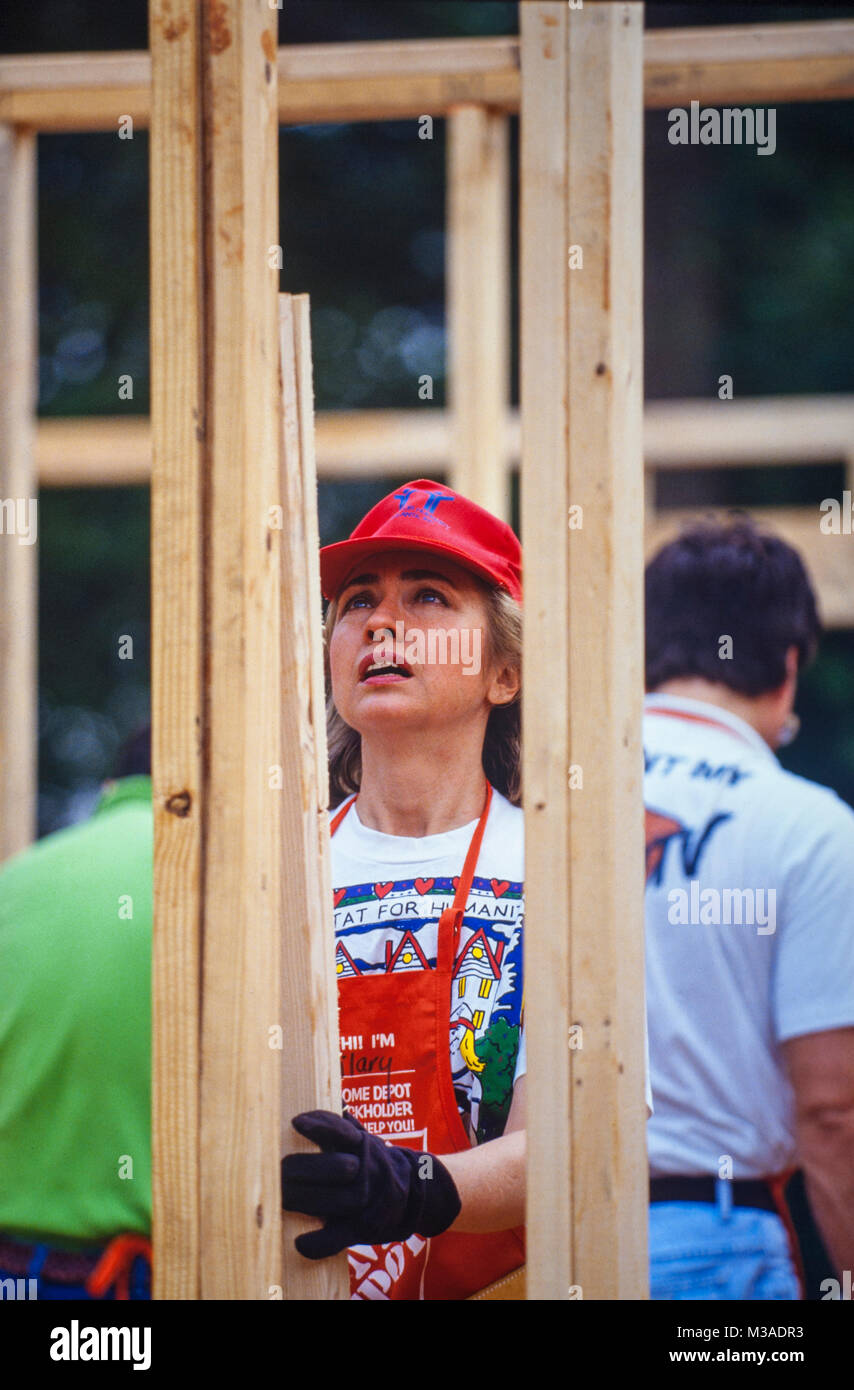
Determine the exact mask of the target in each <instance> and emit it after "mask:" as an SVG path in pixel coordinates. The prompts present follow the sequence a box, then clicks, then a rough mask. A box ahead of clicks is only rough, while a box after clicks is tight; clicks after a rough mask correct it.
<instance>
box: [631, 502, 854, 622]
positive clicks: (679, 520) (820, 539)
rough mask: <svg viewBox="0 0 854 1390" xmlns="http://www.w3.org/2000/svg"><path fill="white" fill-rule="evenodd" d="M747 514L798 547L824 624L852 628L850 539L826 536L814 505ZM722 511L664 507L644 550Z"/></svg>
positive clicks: (853, 566) (651, 526) (853, 595)
mask: <svg viewBox="0 0 854 1390" xmlns="http://www.w3.org/2000/svg"><path fill="white" fill-rule="evenodd" d="M746 510H747V511H748V514H749V515H750V516H751V517H752V519H753V520H754V521H756V522H757V523H758V524H759V525H760V526H766V527H768V529H769V530H772V531H773V532H774V533H775V535H778V536H781V537H782V538H783V540H785V541H788V542H789V544H790V545H793V546H794V547H795V549H796V550H798V551H799V553H800V555H801V556H802V558H803V561H804V564H805V565H806V566H807V569H808V570H809V573H810V578H811V579H812V582H813V585H814V587H815V590H816V593H817V594H818V599H819V610H820V612H821V617H822V621H823V622H824V623H825V625H826V626H827V627H854V580H852V575H854V561H852V549H851V537H850V536H845V535H839V536H832V535H825V534H824V532H823V531H821V530H820V529H819V522H820V521H821V520H822V517H823V513H822V512H821V511H820V510H819V508H818V506H815V507H750V508H747V509H746ZM721 515H722V509H714V510H713V509H712V508H707V509H705V510H704V509H693V510H682V509H681V508H680V509H678V510H677V509H674V510H672V511H671V510H669V509H668V510H665V511H658V512H656V514H655V516H654V517H653V519H652V521H651V523H650V524H649V525H648V526H647V528H646V537H645V549H646V554H647V556H650V555H652V554H653V553H654V552H655V551H656V550H658V548H659V546H661V545H664V543H665V542H666V541H669V540H672V539H673V537H674V536H676V535H678V534H679V531H680V530H681V529H682V527H683V526H684V525H685V524H687V523H688V522H692V521H699V520H701V519H702V518H703V517H704V516H706V517H709V516H716V517H718V518H720V517H721Z"/></svg>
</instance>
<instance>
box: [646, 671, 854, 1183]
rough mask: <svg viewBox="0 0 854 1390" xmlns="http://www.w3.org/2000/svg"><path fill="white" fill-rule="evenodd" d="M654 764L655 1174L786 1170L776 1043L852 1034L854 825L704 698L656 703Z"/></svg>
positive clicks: (650, 968) (650, 917)
mask: <svg viewBox="0 0 854 1390" xmlns="http://www.w3.org/2000/svg"><path fill="white" fill-rule="evenodd" d="M665 709H667V710H674V711H677V712H678V714H677V716H676V717H674V716H672V715H665V714H664V713H663V711H664V710H665ZM679 715H681V716H685V715H688V716H691V718H688V719H686V718H684V717H678V716H679ZM699 720H713V721H714V724H708V723H704V722H698V721H699ZM644 754H645V760H646V772H645V776H644V801H645V804H646V812H647V885H646V953H647V1008H648V1018H649V1038H650V1062H651V1072H652V1089H653V1094H654V1096H655V1115H654V1116H653V1118H652V1119H651V1120H650V1122H649V1126H648V1135H649V1157H650V1171H651V1173H652V1174H653V1176H666V1175H668V1174H711V1175H712V1176H715V1177H718V1176H720V1177H726V1176H730V1177H733V1178H754V1177H762V1176H766V1175H769V1174H771V1173H776V1172H780V1171H781V1170H782V1169H784V1168H786V1167H788V1166H790V1165H791V1163H792V1162H793V1161H794V1158H795V1144H794V1131H793V1095H792V1091H791V1087H790V1085H789V1083H788V1080H787V1078H786V1074H785V1070H784V1066H783V1061H782V1055H781V1051H780V1043H782V1042H785V1041H786V1040H787V1039H789V1038H795V1037H799V1036H802V1035H805V1034H808V1033H816V1032H824V1031H827V1030H830V1029H834V1028H845V1027H850V1026H852V1025H854V812H852V811H851V809H850V808H849V807H848V806H847V805H846V804H845V803H844V802H843V801H841V800H840V798H839V797H838V796H837V795H836V794H835V792H833V791H830V790H829V789H828V788H826V787H821V786H819V785H817V784H816V783H815V782H809V781H807V780H806V779H805V778H803V777H796V776H795V775H794V774H792V773H790V772H785V771H784V770H783V769H782V768H781V767H780V764H779V763H778V762H777V759H776V758H775V756H774V754H773V752H772V751H771V749H770V748H769V747H768V745H767V744H766V743H765V741H764V740H763V739H762V738H761V736H760V735H759V734H758V733H757V732H756V731H755V730H754V729H752V728H751V727H750V725H748V724H746V723H745V722H744V721H743V720H741V719H739V718H737V717H736V716H735V715H732V714H730V713H728V712H727V711H725V710H721V709H719V708H718V707H717V706H715V705H709V704H705V703H702V702H700V701H697V700H688V699H684V698H675V697H673V696H670V695H650V696H648V697H647V699H646V713H645V717H644ZM727 1159H730V1160H731V1166H730V1165H728V1164H727V1163H726V1160H727Z"/></svg>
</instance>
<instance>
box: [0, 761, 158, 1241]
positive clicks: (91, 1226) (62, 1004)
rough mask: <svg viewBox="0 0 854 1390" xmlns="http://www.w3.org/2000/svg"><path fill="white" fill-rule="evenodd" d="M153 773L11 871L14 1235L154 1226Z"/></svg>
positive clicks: (3, 1008) (4, 929)
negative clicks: (152, 1164)
mask: <svg viewBox="0 0 854 1390" xmlns="http://www.w3.org/2000/svg"><path fill="white" fill-rule="evenodd" d="M152 838H153V837H152V809H151V779H150V778H148V777H126V778H123V779H122V780H121V781H120V782H116V783H114V784H113V785H112V786H111V787H110V788H109V790H108V791H107V792H106V793H105V794H104V796H103V797H102V799H101V801H100V803H99V804H98V807H97V809H96V810H95V813H94V815H93V816H92V817H91V819H90V820H88V821H86V822H85V823H84V824H81V825H73V826H70V827H69V828H68V829H66V830H60V831H58V832H57V833H56V834H54V835H49V836H47V837H46V838H45V839H44V840H41V841H39V843H38V844H35V845H33V846H31V848H29V849H27V850H25V851H24V852H23V853H22V854H19V855H17V856H16V857H15V858H13V859H11V860H9V861H8V863H6V864H4V865H3V866H2V868H0V1232H2V1233H4V1234H6V1235H8V1236H11V1237H17V1238H19V1239H21V1240H36V1239H43V1240H45V1241H47V1242H48V1243H50V1242H51V1241H53V1242H54V1243H56V1244H59V1245H64V1246H67V1247H68V1248H71V1249H73V1248H76V1247H77V1246H79V1245H82V1244H87V1243H88V1244H93V1243H97V1242H102V1241H104V1240H105V1239H109V1238H110V1237H111V1236H114V1235H118V1234H119V1233H121V1232H123V1231H128V1232H131V1231H132V1232H140V1233H142V1234H145V1235H147V1234H148V1232H149V1230H150V1227H151V1118H150V1111H151V898H152Z"/></svg>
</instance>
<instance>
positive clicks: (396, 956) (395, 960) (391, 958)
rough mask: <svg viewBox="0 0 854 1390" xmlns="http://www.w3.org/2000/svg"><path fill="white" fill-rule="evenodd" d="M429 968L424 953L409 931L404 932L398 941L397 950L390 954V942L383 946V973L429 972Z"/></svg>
mask: <svg viewBox="0 0 854 1390" xmlns="http://www.w3.org/2000/svg"><path fill="white" fill-rule="evenodd" d="M429 969H430V966H429V964H428V962H427V960H426V958H425V955H424V952H423V951H422V949H421V947H420V946H419V945H418V942H417V941H416V940H415V937H414V936H413V935H412V932H411V931H406V932H404V933H403V936H402V937H401V939H400V943H399V945H398V947H397V950H396V951H394V952H392V948H391V942H390V941H387V942H386V944H385V971H386V974H387V975H391V974H392V972H393V971H395V970H429Z"/></svg>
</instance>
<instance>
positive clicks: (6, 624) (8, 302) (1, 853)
mask: <svg viewBox="0 0 854 1390" xmlns="http://www.w3.org/2000/svg"><path fill="white" fill-rule="evenodd" d="M36 300H37V278H36V140H35V136H34V135H33V134H31V133H30V132H28V131H15V130H12V129H10V127H9V126H0V595H2V601H0V860H2V859H7V858H8V857H9V856H10V855H12V854H15V853H16V852H17V851H18V850H20V849H23V848H24V847H25V846H26V845H28V844H29V843H30V842H31V840H32V839H33V837H34V835H35V831H36V734H37V729H36V664H37V662H36V655H37V627H36V623H37V615H36V592H37V583H38V569H37V564H38V560H37V556H38V550H37V545H36V543H37V539H38V484H37V476H36V470H35V465H34V462H33V439H34V423H33V417H34V415H35V407H36V393H37V369H36V351H37V349H36Z"/></svg>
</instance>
